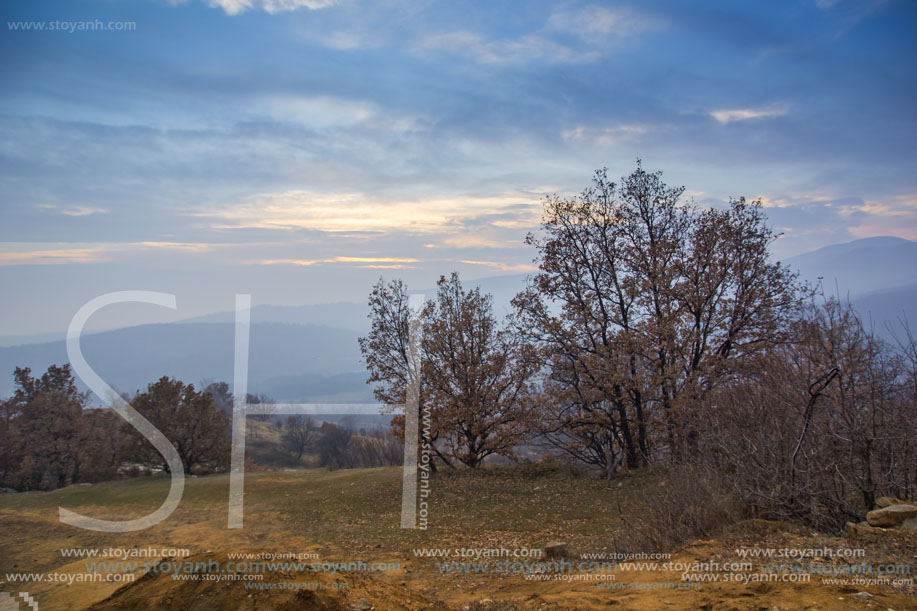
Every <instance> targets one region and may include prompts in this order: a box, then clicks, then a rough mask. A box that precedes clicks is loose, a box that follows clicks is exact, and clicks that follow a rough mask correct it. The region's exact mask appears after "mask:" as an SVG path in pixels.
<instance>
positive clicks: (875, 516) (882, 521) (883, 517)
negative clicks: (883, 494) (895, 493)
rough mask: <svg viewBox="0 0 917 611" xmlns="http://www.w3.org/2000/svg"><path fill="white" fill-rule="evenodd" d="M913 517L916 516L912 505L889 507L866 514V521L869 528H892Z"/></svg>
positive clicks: (916, 511) (916, 510)
mask: <svg viewBox="0 0 917 611" xmlns="http://www.w3.org/2000/svg"><path fill="white" fill-rule="evenodd" d="M914 516H917V507H915V506H914V505H889V506H888V507H885V508H883V509H876V510H873V511H870V512H869V513H867V514H866V521H867V522H869V525H870V526H880V527H882V528H893V527H895V526H897V525H898V524H901V523H902V522H904V521H905V520H907V519H908V518H913V517H914Z"/></svg>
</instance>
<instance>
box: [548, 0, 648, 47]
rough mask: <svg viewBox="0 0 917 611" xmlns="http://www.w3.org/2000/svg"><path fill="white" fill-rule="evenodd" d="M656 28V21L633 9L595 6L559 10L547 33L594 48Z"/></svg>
mask: <svg viewBox="0 0 917 611" xmlns="http://www.w3.org/2000/svg"><path fill="white" fill-rule="evenodd" d="M659 25H660V21H659V19H658V18H655V17H651V16H649V15H647V14H645V13H641V12H638V11H636V10H634V9H632V8H629V7H614V8H612V7H608V6H601V5H598V4H590V5H587V6H582V7H577V8H570V7H562V8H558V9H555V10H554V12H553V13H552V14H551V16H550V18H549V19H548V27H549V28H550V29H553V30H558V31H562V32H566V33H568V34H572V35H574V36H576V37H579V38H582V39H584V40H586V41H588V42H590V43H593V44H596V45H608V44H611V43H614V42H619V41H621V40H623V39H625V38H630V37H634V36H637V35H639V34H642V33H643V32H644V31H646V30H648V29H651V28H654V27H658V26H659Z"/></svg>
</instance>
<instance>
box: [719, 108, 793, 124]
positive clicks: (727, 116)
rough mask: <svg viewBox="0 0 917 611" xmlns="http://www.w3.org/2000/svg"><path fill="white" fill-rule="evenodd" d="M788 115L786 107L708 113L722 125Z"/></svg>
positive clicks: (724, 110) (737, 109) (736, 109)
mask: <svg viewBox="0 0 917 611" xmlns="http://www.w3.org/2000/svg"><path fill="white" fill-rule="evenodd" d="M788 113H789V109H788V108H786V107H771V108H733V109H728V110H726V109H723V110H713V111H710V116H711V117H713V118H714V119H716V120H717V121H718V122H720V123H721V124H723V125H726V124H727V123H733V122H735V121H753V120H756V119H770V118H773V117H782V116H784V115H786V114H788Z"/></svg>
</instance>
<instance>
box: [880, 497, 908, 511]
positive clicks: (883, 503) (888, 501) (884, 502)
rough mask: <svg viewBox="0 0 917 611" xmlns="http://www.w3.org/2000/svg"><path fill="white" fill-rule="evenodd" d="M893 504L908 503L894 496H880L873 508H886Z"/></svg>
mask: <svg viewBox="0 0 917 611" xmlns="http://www.w3.org/2000/svg"><path fill="white" fill-rule="evenodd" d="M892 505H907V503H905V502H904V501H902V500H901V499H899V498H896V497H893V496H880V497H879V498H877V499H876V506H875V507H873V509H885V508H886V507H891V506H892Z"/></svg>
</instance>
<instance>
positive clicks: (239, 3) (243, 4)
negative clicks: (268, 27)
mask: <svg viewBox="0 0 917 611" xmlns="http://www.w3.org/2000/svg"><path fill="white" fill-rule="evenodd" d="M336 2H337V0H207V4H209V5H210V6H212V7H214V8H221V9H223V10H224V11H225V12H226V14H227V15H238V14H240V13H244V12H245V11H247V10H249V9H253V8H260V9H261V10H263V11H265V12H267V13H270V14H272V15H273V14H276V13H284V12H289V11H295V10H298V9H301V8H306V9H309V10H313V11H315V10H319V9H323V8H327V7H329V6H332V5H334V4H336Z"/></svg>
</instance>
